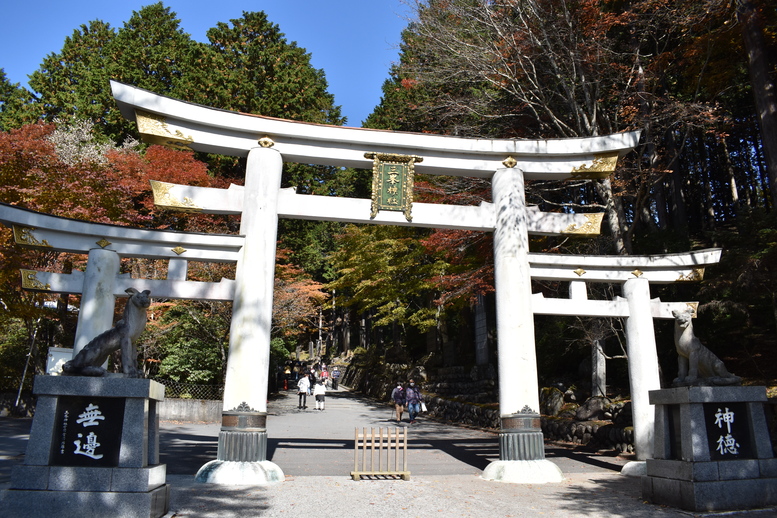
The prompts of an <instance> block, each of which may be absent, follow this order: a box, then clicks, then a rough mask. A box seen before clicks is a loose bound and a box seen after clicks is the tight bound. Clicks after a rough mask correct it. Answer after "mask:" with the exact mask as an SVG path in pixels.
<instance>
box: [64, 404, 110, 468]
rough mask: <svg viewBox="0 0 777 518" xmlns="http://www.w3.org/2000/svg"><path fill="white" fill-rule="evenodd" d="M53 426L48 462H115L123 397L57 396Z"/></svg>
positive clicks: (101, 464) (105, 464)
mask: <svg viewBox="0 0 777 518" xmlns="http://www.w3.org/2000/svg"><path fill="white" fill-rule="evenodd" d="M54 426H55V433H54V439H53V444H52V445H51V459H50V464H51V465H52V466H89V467H116V466H118V465H119V451H120V448H121V435H122V428H123V426H124V398H106V397H81V396H60V397H59V398H58V400H57V413H56V418H55V422H54Z"/></svg>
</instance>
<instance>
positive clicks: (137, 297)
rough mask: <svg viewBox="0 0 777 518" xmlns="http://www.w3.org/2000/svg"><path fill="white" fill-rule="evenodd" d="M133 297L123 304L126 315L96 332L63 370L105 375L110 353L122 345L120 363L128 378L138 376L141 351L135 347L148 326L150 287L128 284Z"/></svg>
mask: <svg viewBox="0 0 777 518" xmlns="http://www.w3.org/2000/svg"><path fill="white" fill-rule="evenodd" d="M126 292H127V293H129V295H130V297H129V300H127V305H126V306H125V307H124V318H122V319H121V320H119V321H118V322H116V325H114V326H113V327H112V328H111V329H109V330H107V331H105V332H104V333H102V334H99V335H97V336H96V337H95V338H94V339H93V340H92V341H91V342H89V343H88V344H86V345H85V346H84V348H83V349H81V350H80V351H79V352H78V354H77V355H76V357H75V358H73V359H72V360H70V361H69V362H67V363H65V364H64V365H63V366H62V372H63V373H64V374H66V375H71V376H104V375H105V373H106V371H105V369H104V368H103V367H102V365H103V363H105V360H107V359H108V356H110V355H111V353H113V352H114V351H117V350H118V349H121V365H122V370H123V372H124V374H125V375H126V376H127V377H129V378H139V377H140V373H139V372H138V351H137V348H136V347H135V340H137V338H138V336H140V333H142V332H143V329H144V328H145V327H146V313H147V310H148V306H149V305H150V304H151V298H150V294H151V292H150V291H149V290H144V291H142V292H139V291H138V290H136V289H135V288H127V290H126Z"/></svg>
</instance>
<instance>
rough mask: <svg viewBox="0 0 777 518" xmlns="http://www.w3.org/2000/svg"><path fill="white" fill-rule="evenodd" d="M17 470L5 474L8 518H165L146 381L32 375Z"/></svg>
mask: <svg viewBox="0 0 777 518" xmlns="http://www.w3.org/2000/svg"><path fill="white" fill-rule="evenodd" d="M34 393H35V394H36V395H37V397H38V403H37V407H36V411H35V418H34V419H33V422H32V429H31V430H30V441H29V444H28V445H27V453H26V455H25V459H24V464H22V465H20V466H15V467H14V470H13V472H12V473H11V489H10V490H9V491H8V493H7V495H6V497H5V502H4V503H5V504H7V507H6V508H7V509H9V512H10V514H9V516H14V517H39V516H48V517H53V518H65V517H68V518H69V517H74V518H83V517H85V516H112V517H125V516H126V517H136V516H150V517H152V518H156V517H160V516H164V515H165V514H166V513H167V511H168V508H169V501H170V487H169V485H167V484H166V483H165V480H166V466H165V465H164V464H159V418H158V415H157V403H158V402H160V401H162V400H163V399H164V393H165V388H164V385H162V384H160V383H157V382H155V381H151V380H144V379H129V378H118V377H116V378H115V377H108V378H88V377H80V376H74V377H66V376H38V377H36V379H35V387H34Z"/></svg>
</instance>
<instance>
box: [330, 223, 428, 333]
mask: <svg viewBox="0 0 777 518" xmlns="http://www.w3.org/2000/svg"><path fill="white" fill-rule="evenodd" d="M421 235H423V234H422V232H420V231H418V230H414V229H406V228H402V227H389V226H373V227H360V226H355V225H350V226H348V227H347V228H346V229H345V232H344V233H343V234H341V235H339V236H338V238H337V239H338V245H339V247H338V249H337V250H336V251H335V252H334V254H333V255H332V264H333V267H334V269H335V270H336V271H337V275H338V276H337V279H336V280H334V281H332V282H331V283H329V285H328V287H329V288H330V289H336V290H337V292H338V293H343V294H345V295H346V300H345V302H344V303H345V304H346V305H348V306H352V307H354V308H356V309H358V311H360V312H371V313H372V315H373V319H374V320H373V323H374V325H377V326H387V325H391V324H395V323H396V324H399V325H412V326H414V327H417V328H418V329H420V330H422V331H425V330H427V329H428V328H430V327H432V326H434V325H435V323H436V315H437V308H436V307H434V306H431V307H430V302H431V301H432V300H433V299H434V298H435V295H436V291H435V286H434V278H435V277H436V275H437V274H439V269H440V268H441V267H442V263H439V262H436V261H434V259H433V258H431V257H430V256H428V255H427V254H426V253H425V252H426V250H425V249H424V247H423V246H421V244H420V242H419V237H420V236H421Z"/></svg>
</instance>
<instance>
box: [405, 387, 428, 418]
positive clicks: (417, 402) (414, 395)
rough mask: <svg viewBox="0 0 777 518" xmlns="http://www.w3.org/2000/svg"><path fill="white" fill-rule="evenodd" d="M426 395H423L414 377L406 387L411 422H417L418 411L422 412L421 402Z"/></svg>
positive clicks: (406, 399)
mask: <svg viewBox="0 0 777 518" xmlns="http://www.w3.org/2000/svg"><path fill="white" fill-rule="evenodd" d="M423 400H424V397H423V396H422V395H421V390H419V388H418V387H417V386H416V384H415V380H413V379H412V378H411V379H410V380H409V382H408V384H407V388H406V389H405V401H406V402H407V413H408V414H409V417H410V424H415V418H416V417H417V416H418V413H419V412H421V403H422V402H423Z"/></svg>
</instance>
